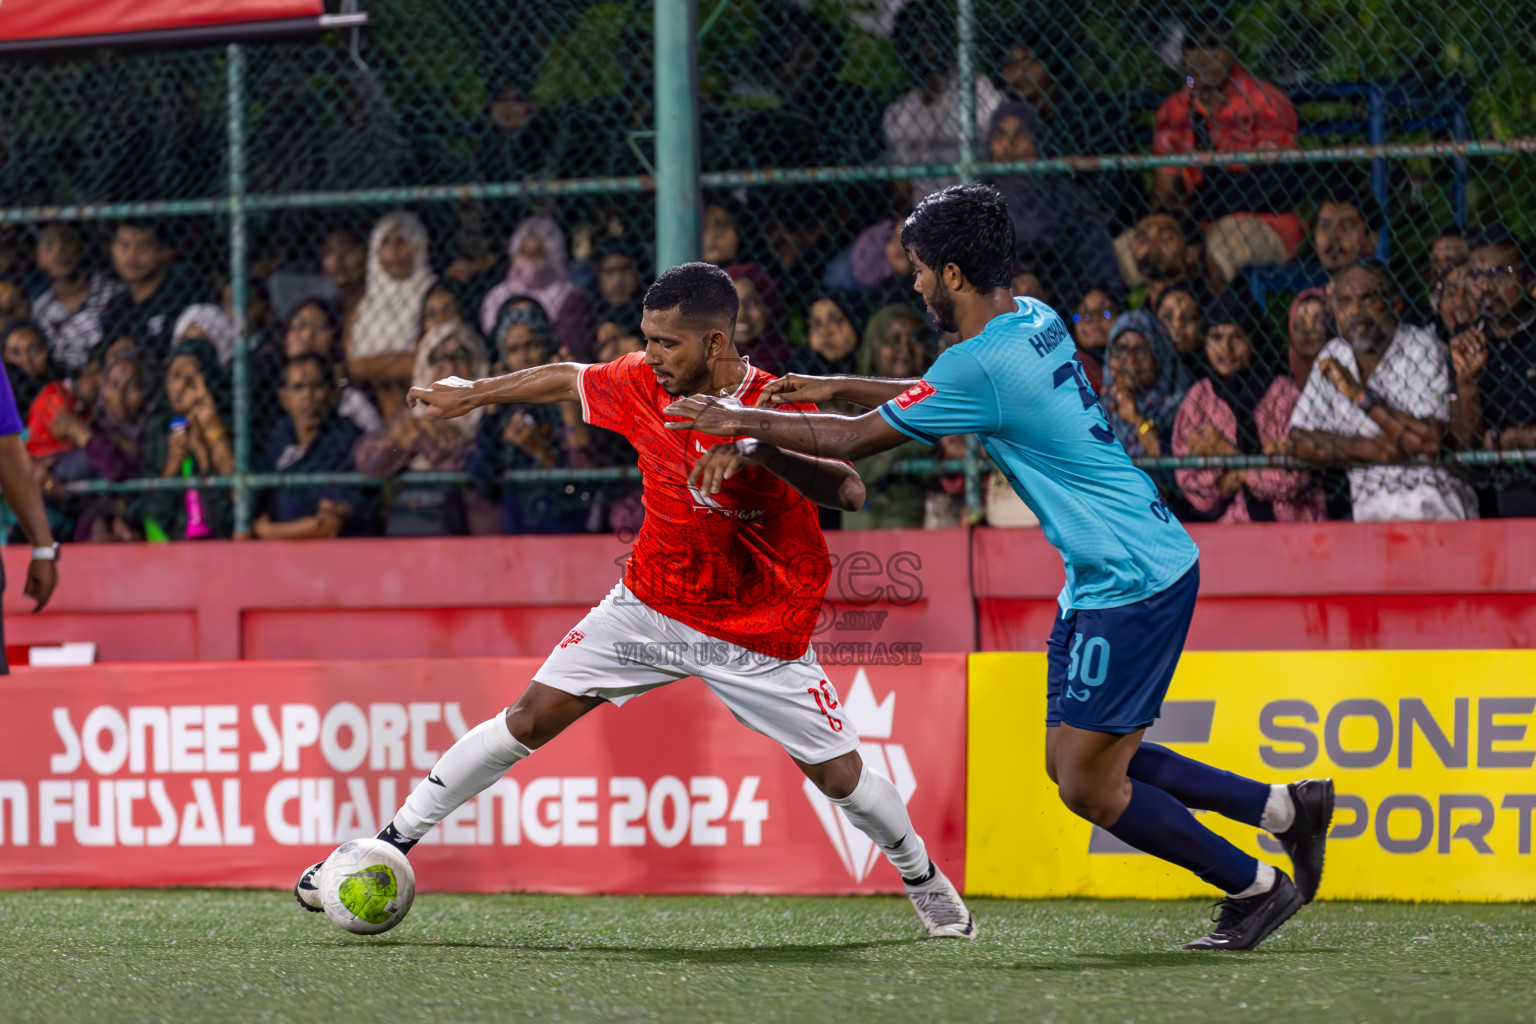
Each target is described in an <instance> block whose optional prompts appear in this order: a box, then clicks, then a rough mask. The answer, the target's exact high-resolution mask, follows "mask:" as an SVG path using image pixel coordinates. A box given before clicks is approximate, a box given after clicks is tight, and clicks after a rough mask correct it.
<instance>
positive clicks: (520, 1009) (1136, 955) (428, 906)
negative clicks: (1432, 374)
mask: <svg viewBox="0 0 1536 1024" xmlns="http://www.w3.org/2000/svg"><path fill="white" fill-rule="evenodd" d="M972 908H973V909H974V911H975V912H976V915H977V918H978V919H979V920H980V921H981V923H982V932H981V937H980V938H978V939H977V940H976V941H974V942H969V943H967V942H958V941H953V940H947V941H937V940H928V939H925V938H920V937H919V929H918V925H917V919H916V917H915V916H914V915H913V913H912V911H911V908H910V907H909V906H908V905H907V902H906V900H904V899H900V898H884V897H871V898H857V897H856V898H846V899H816V898H762V897H750V896H729V897H726V896H721V897H649V898H647V897H604V896H590V897H564V896H448V895H441V894H427V895H423V896H421V897H420V898H419V899H418V900H417V902H416V906H415V907H414V908H413V909H412V911H411V914H410V916H409V917H408V918H407V919H406V920H405V922H404V923H403V924H401V925H400V926H399V927H398V928H396V929H395V930H394V931H392V932H390V933H388V934H386V935H382V936H379V937H376V938H365V937H361V936H353V935H349V934H346V933H344V932H342V931H340V930H339V929H337V928H335V927H334V926H332V925H331V924H330V923H329V922H327V921H326V920H325V918H324V917H322V916H320V915H318V914H306V913H303V912H301V911H300V910H299V909H298V907H297V906H295V905H294V902H293V897H292V896H291V895H290V894H288V893H274V892H232V891H219V892H206V891H169V892H146V891H127V892H100V891H74V890H70V891H52V892H12V893H4V894H0V1020H3V1021H5V1022H12V1021H70V1022H86V1021H111V1022H114V1024H115V1022H119V1021H139V1020H166V1021H176V1022H182V1024H185V1022H192V1021H204V1020H208V1021H267V1020H273V1021H275V1020H294V1021H337V1022H342V1024H373V1022H376V1021H377V1022H381V1024H407V1022H414V1021H474V1022H480V1021H499V1020H521V1019H537V1020H564V1021H589V1020H603V1021H627V1020H665V1021H711V1020H718V1021H726V1020H732V1021H749V1020H750V1021H839V1022H843V1021H863V1020H870V1021H875V1020H878V1021H888V1022H889V1021H952V1020H958V1021H966V1022H968V1024H969V1022H976V1021H986V1020H1029V1021H1062V1022H1066V1021H1093V1022H1101V1021H1103V1022H1114V1024H1119V1022H1121V1021H1138V1022H1140V1021H1146V1022H1152V1024H1157V1022H1163V1021H1169V1022H1173V1021H1177V1022H1180V1024H1187V1022H1191V1021H1203V1020H1232V1021H1240V1022H1243V1024H1249V1022H1260V1021H1272V1020H1273V1021H1291V1022H1298V1024H1310V1022H1313V1021H1383V1022H1390V1024H1407V1022H1419V1021H1435V1022H1439V1021H1466V1022H1469V1024H1486V1022H1521V1021H1523V1022H1533V1021H1536V906H1531V905H1513V906H1511V905H1501V906H1485V905H1476V906H1468V905H1460V906H1409V905H1397V904H1380V903H1375V904H1350V903H1323V904H1317V905H1314V906H1312V907H1308V908H1306V909H1304V910H1303V911H1302V913H1301V914H1300V915H1298V916H1297V917H1296V918H1295V919H1294V920H1292V921H1291V923H1290V924H1288V925H1287V926H1286V927H1285V928H1284V929H1282V930H1281V931H1280V932H1278V933H1276V935H1275V936H1273V937H1272V938H1271V939H1270V940H1269V941H1268V942H1267V943H1266V944H1265V945H1264V946H1263V947H1261V949H1259V950H1258V951H1256V952H1253V953H1246V954H1243V953H1186V952H1181V951H1179V949H1178V946H1179V944H1180V943H1181V942H1182V941H1184V940H1186V939H1188V938H1189V937H1191V936H1192V935H1194V934H1196V933H1197V932H1198V931H1199V927H1200V924H1201V923H1202V921H1203V916H1202V911H1203V909H1204V908H1203V907H1202V906H1201V905H1199V904H1196V903H1191V902H1183V903H1134V902H1094V901H1070V902H1069V901H1062V902H1038V903H1026V902H1012V901H1005V900H974V901H972Z"/></svg>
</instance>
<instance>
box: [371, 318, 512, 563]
mask: <svg viewBox="0 0 1536 1024" xmlns="http://www.w3.org/2000/svg"><path fill="white" fill-rule="evenodd" d="M488 372H489V359H488V358H487V356H486V352H485V344H484V342H482V341H481V340H480V336H479V335H478V334H476V333H475V331H474V330H473V329H472V328H471V327H469V326H468V325H467V324H463V323H446V324H439V325H438V326H436V327H434V328H432V330H431V331H429V332H427V336H426V337H425V338H423V339H422V340H421V345H420V347H419V348H418V349H417V354H416V368H415V371H414V373H413V375H412V383H413V385H414V386H415V387H419V388H430V387H431V386H432V382H433V381H436V380H442V379H443V378H444V377H462V378H464V379H466V380H478V379H480V378H481V377H485V376H487V375H488ZM427 411H428V409H427V407H426V406H422V405H418V406H416V407H414V408H411V407H405V406H402V407H401V408H400V410H399V411H398V412H396V413H395V414H394V415H393V416H392V417H390V419H389V421H388V422H387V423H386V424H385V425H384V429H383V430H381V431H379V432H377V433H373V434H365V435H364V436H363V437H361V438H359V439H358V441H357V445H356V447H355V448H354V449H353V453H352V454H353V458H354V459H355V460H356V462H357V470H358V472H359V473H367V474H368V475H369V476H381V477H382V476H394V475H395V474H396V473H401V472H404V471H405V470H410V471H412V472H418V473H421V472H459V471H462V470H463V469H464V466H465V464H466V463H467V461H468V459H469V452H470V449H471V448H472V447H474V443H475V430H476V428H477V427H478V426H479V422H480V418H481V416H482V415H484V410H483V409H473V410H471V411H470V412H468V413H466V414H465V415H463V416H460V417H457V418H455V419H451V420H440V419H436V418H435V417H431V416H428V415H427ZM468 532H469V527H468V522H467V520H466V513H465V508H464V495H463V492H462V490H461V489H460V488H458V487H443V486H439V485H416V484H411V485H408V486H403V487H400V488H397V489H396V490H395V492H394V494H393V496H392V497H391V499H390V501H389V505H388V508H387V509H386V510H385V526H384V533H385V535H386V536H389V537H438V536H444V535H461V534H465V533H468Z"/></svg>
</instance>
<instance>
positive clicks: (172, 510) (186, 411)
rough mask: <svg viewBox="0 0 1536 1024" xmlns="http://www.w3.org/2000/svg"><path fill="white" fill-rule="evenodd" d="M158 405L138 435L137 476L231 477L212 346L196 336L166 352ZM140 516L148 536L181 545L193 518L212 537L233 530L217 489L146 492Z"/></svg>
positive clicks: (219, 372)
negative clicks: (141, 436)
mask: <svg viewBox="0 0 1536 1024" xmlns="http://www.w3.org/2000/svg"><path fill="white" fill-rule="evenodd" d="M156 405H157V406H158V409H159V411H158V412H157V414H156V415H155V417H154V418H153V420H152V421H151V423H150V424H149V427H148V429H147V431H146V433H145V437H144V456H143V459H142V462H141V472H142V473H143V474H153V475H155V476H158V477H160V478H161V479H167V480H169V479H175V478H178V477H192V476H199V477H201V476H214V475H220V476H223V475H228V474H230V473H233V472H234V469H235V452H234V445H233V439H232V438H231V436H230V433H229V430H228V428H227V427H226V424H227V423H228V422H229V384H228V381H227V379H226V378H225V376H224V371H223V369H222V368H221V367H220V366H219V356H218V353H217V352H215V351H214V350H213V346H212V345H210V344H209V343H208V342H206V341H204V340H203V339H201V338H194V339H192V340H190V341H184V342H182V343H181V344H180V345H177V346H176V347H175V348H173V349H171V350H170V352H169V353H168V358H167V359H166V364H165V372H164V378H163V384H162V386H161V393H160V396H159V398H158V399H157V401H156ZM138 512H139V517H140V518H142V519H143V520H145V521H146V524H145V526H144V532H145V535H146V536H147V537H160V538H169V539H171V540H181V539H183V538H185V537H186V536H187V527H188V524H189V522H191V523H196V522H198V521H199V519H200V520H201V522H202V524H204V525H205V526H206V527H207V528H208V529H209V530H210V531H211V535H212V536H215V537H228V536H229V535H230V528H231V526H232V524H233V508H232V506H231V503H230V495H229V491H228V490H227V489H226V488H223V487H217V488H215V487H197V488H189V489H188V490H187V491H181V490H165V491H150V492H148V493H146V494H145V495H144V497H143V498H142V499H140V501H139V502H138ZM151 522H152V523H153V524H154V525H153V526H151V525H149V523H151ZM197 535H198V534H197V532H196V531H195V532H194V534H193V536H197Z"/></svg>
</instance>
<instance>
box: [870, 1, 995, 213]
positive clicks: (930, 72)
mask: <svg viewBox="0 0 1536 1024" xmlns="http://www.w3.org/2000/svg"><path fill="white" fill-rule="evenodd" d="M956 38H957V37H956V29H955V16H954V13H953V12H952V11H951V10H950V8H949V5H948V4H947V3H945V2H944V0H913V2H911V3H908V4H906V5H905V6H903V7H902V8H901V10H899V11H897V12H896V28H895V31H894V32H893V33H892V39H893V40H894V42H895V44H896V56H897V58H898V59H899V60H900V61H901V63H902V66H903V67H904V68H905V69H906V71H907V73H908V74H909V75H910V76H911V77H912V79H913V81H914V82H915V83H916V84H915V85H914V86H913V87H912V88H911V89H909V90H908V91H907V92H906V94H905V95H903V96H902V97H901V98H900V99H898V100H897V101H896V102H895V103H892V104H891V105H890V106H889V107H886V108H885V116H884V119H883V128H884V130H885V148H886V152H887V154H888V155H889V156H890V159H891V162H892V163H894V164H898V165H903V166H909V167H910V166H914V165H917V166H922V165H930V164H952V163H955V162H956V161H958V160H959V159H960V148H961V138H960V135H961V131H960V71H959V67H958V54H957V50H956V48H957V46H958V43H957V41H956ZM975 85H976V129H977V131H976V134H977V136H982V135H985V134H986V126H987V124H989V123H990V122H991V120H992V112H993V111H994V110H996V109H997V107H998V104H1000V103H1002V101H1003V96H1002V93H1000V92H999V91H998V89H997V86H995V85H993V84H992V81H991V79H989V78H988V77H987V76H986V75H984V74H977V76H976V83H975ZM958 181H959V179H958V178H953V177H947V178H914V179H912V180H911V181H910V182H909V185H910V190H911V191H910V195H911V197H912V201H913V202H914V203H915V202H917V201H918V200H920V199H922V198H923V197H924V196H926V195H928V194H929V193H930V192H937V191H938V190H939V189H941V188H944V187H945V186H946V185H953V184H956V183H957V182H958Z"/></svg>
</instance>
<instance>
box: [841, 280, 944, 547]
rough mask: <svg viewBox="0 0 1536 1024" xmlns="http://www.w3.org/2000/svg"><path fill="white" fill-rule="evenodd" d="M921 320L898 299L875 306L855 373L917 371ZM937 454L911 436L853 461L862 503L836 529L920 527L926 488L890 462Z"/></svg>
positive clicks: (921, 362)
mask: <svg viewBox="0 0 1536 1024" xmlns="http://www.w3.org/2000/svg"><path fill="white" fill-rule="evenodd" d="M926 323H927V320H926V319H925V318H924V317H923V315H922V314H921V313H919V312H918V311H917V310H915V309H913V308H912V307H911V306H908V305H905V304H902V303H891V304H890V305H888V306H885V307H883V308H881V309H879V310H877V311H876V312H875V315H874V316H872V317H870V318H869V326H867V327H865V328H864V337H863V339H862V340H861V342H860V345H859V352H858V355H857V357H856V359H855V362H856V366H857V369H858V372H859V374H860V375H861V376H865V377H889V378H900V379H906V378H909V377H916V376H918V375H920V374H921V373H922V372H923V370H924V368H925V367H926V366H927V359H926V355H925V352H924V349H923V343H922V340H921V339H920V337H919V334H920V333H921V332H922V331H923V329H924V326H925V325H926ZM938 457H939V455H938V454H937V452H936V448H935V446H934V445H931V444H925V443H923V442H922V441H915V440H914V441H908V442H906V443H904V444H900V445H897V446H896V447H895V448H892V449H890V450H888V451H883V452H879V453H877V454H875V455H871V456H869V457H867V458H863V459H859V460H857V461H855V462H854V468H855V469H857V470H858V471H859V478H860V479H861V480H863V481H864V488H865V499H864V508H863V509H861V510H860V511H858V512H844V513H843V517H842V528H843V529H845V530H873V529H881V528H886V527H892V528H895V527H905V528H911V529H917V528H920V527H921V526H922V525H923V511H924V503H925V501H926V499H927V494H928V490H927V488H926V487H925V486H924V485H923V483H922V482H921V481H919V480H917V479H915V478H912V477H898V476H895V475H894V474H893V471H894V469H895V467H896V463H898V462H901V461H904V460H906V459H925V458H938Z"/></svg>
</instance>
